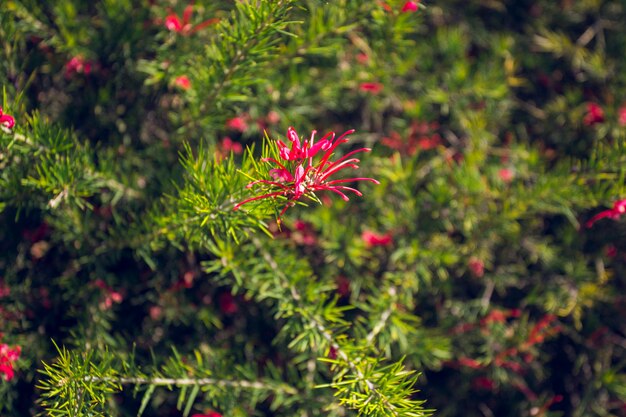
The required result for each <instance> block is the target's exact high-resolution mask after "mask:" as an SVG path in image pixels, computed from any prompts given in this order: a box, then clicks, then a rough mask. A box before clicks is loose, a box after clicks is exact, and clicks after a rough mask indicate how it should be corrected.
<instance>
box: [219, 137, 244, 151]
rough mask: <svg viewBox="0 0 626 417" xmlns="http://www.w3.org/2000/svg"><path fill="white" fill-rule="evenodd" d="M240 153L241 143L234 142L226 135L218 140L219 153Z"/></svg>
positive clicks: (241, 149)
mask: <svg viewBox="0 0 626 417" xmlns="http://www.w3.org/2000/svg"><path fill="white" fill-rule="evenodd" d="M231 152H232V153H234V154H235V155H240V154H241V153H242V152H243V146H241V143H239V142H235V141H234V140H232V139H231V138H229V137H228V136H225V137H224V138H223V139H222V141H221V142H220V152H219V153H220V155H228V154H229V153H231Z"/></svg>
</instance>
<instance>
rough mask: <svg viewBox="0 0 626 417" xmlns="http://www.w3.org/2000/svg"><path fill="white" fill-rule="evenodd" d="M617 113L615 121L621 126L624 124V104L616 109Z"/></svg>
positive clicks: (625, 118) (625, 111)
mask: <svg viewBox="0 0 626 417" xmlns="http://www.w3.org/2000/svg"><path fill="white" fill-rule="evenodd" d="M617 114H618V118H617V122H618V123H619V124H620V125H621V126H626V106H622V107H620V108H619V110H618V111H617Z"/></svg>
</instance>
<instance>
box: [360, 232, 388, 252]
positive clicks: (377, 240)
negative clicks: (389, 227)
mask: <svg viewBox="0 0 626 417" xmlns="http://www.w3.org/2000/svg"><path fill="white" fill-rule="evenodd" d="M361 239H363V242H365V246H367V247H369V248H371V247H373V246H389V245H391V244H392V243H393V237H392V236H391V233H385V234H378V233H375V232H371V231H369V230H365V231H364V232H363V233H362V234H361Z"/></svg>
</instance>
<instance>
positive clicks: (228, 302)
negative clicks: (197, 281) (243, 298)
mask: <svg viewBox="0 0 626 417" xmlns="http://www.w3.org/2000/svg"><path fill="white" fill-rule="evenodd" d="M217 305H218V306H219V308H220V311H221V312H222V313H224V314H228V315H230V314H233V313H236V312H237V310H239V306H238V305H237V302H236V301H235V297H233V295H232V294H231V293H229V292H223V293H221V294H220V295H219V296H218V297H217Z"/></svg>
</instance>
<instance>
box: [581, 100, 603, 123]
mask: <svg viewBox="0 0 626 417" xmlns="http://www.w3.org/2000/svg"><path fill="white" fill-rule="evenodd" d="M602 122H604V110H602V107H600V106H599V105H598V104H596V103H587V114H586V115H585V117H584V118H583V123H584V124H585V125H586V126H593V125H595V124H596V123H602Z"/></svg>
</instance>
